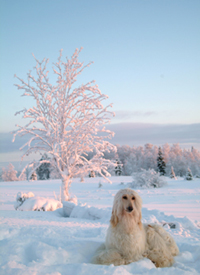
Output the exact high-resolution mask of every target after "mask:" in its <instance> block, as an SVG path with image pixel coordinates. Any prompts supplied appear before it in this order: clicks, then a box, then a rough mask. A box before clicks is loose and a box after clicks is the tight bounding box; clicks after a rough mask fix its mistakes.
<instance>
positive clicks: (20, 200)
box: [14, 192, 35, 210]
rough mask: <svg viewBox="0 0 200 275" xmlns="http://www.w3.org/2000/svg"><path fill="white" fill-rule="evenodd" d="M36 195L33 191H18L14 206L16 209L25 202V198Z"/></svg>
mask: <svg viewBox="0 0 200 275" xmlns="http://www.w3.org/2000/svg"><path fill="white" fill-rule="evenodd" d="M34 196H35V195H34V194H33V193H32V192H29V193H27V194H26V193H22V192H18V193H17V196H16V202H15V204H14V207H15V209H16V210H18V208H19V207H20V206H21V205H22V204H23V203H24V202H25V200H27V199H29V198H32V197H34Z"/></svg>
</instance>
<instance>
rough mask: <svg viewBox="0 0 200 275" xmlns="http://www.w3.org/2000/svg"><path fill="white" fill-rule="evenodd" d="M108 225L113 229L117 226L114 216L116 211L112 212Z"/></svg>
mask: <svg viewBox="0 0 200 275" xmlns="http://www.w3.org/2000/svg"><path fill="white" fill-rule="evenodd" d="M110 223H111V225H112V226H113V227H115V226H116V225H117V224H118V217H117V215H116V211H112V216H111V219H110Z"/></svg>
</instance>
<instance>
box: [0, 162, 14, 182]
mask: <svg viewBox="0 0 200 275" xmlns="http://www.w3.org/2000/svg"><path fill="white" fill-rule="evenodd" d="M1 177H2V180H3V181H17V180H18V178H17V171H16V170H15V169H14V166H13V165H12V164H11V163H10V164H9V165H8V168H4V167H3V168H2V175H1Z"/></svg>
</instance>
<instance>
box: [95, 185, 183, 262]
mask: <svg viewBox="0 0 200 275" xmlns="http://www.w3.org/2000/svg"><path fill="white" fill-rule="evenodd" d="M141 208H142V199H141V197H140V196H139V195H138V193H137V192H135V191H133V190H132V189H128V188H127V189H122V190H120V191H118V192H117V194H116V195H115V198H114V203H113V209H112V216H111V220H110V226H109V228H108V231H107V236H106V241H105V244H103V245H101V247H100V248H99V249H98V250H97V252H96V255H95V256H94V258H93V260H92V262H93V263H94V264H102V265H110V264H114V265H124V264H129V263H131V262H135V261H138V260H140V259H142V258H144V257H147V258H149V259H150V260H151V261H152V262H153V263H154V264H155V265H156V266H157V267H168V266H171V265H172V264H173V262H174V259H173V256H176V255H178V253H179V250H178V247H177V245H176V243H175V241H174V240H173V238H172V237H171V236H170V235H169V234H168V233H167V232H166V231H165V230H164V229H163V228H162V227H161V226H159V225H152V224H151V225H143V224H142V222H141V219H142V215H141Z"/></svg>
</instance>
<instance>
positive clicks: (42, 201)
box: [14, 192, 62, 211]
mask: <svg viewBox="0 0 200 275" xmlns="http://www.w3.org/2000/svg"><path fill="white" fill-rule="evenodd" d="M14 207H15V209H16V210H20V211H54V210H56V209H58V208H62V203H61V202H60V201H58V200H55V199H48V198H43V197H35V196H34V194H33V193H32V192H29V193H27V194H25V193H22V192H18V193H17V197H16V203H15V205H14Z"/></svg>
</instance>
